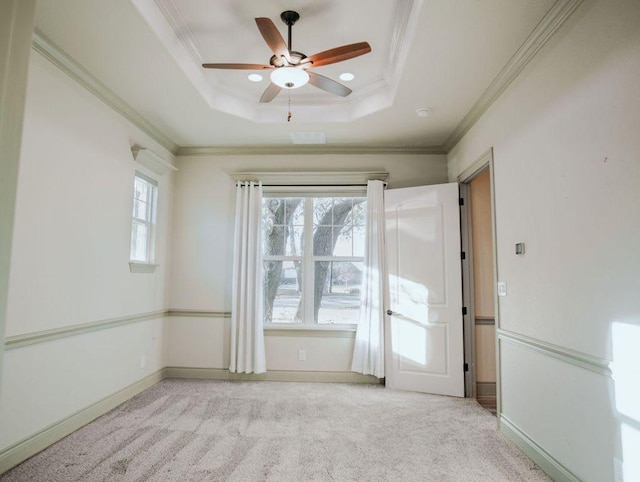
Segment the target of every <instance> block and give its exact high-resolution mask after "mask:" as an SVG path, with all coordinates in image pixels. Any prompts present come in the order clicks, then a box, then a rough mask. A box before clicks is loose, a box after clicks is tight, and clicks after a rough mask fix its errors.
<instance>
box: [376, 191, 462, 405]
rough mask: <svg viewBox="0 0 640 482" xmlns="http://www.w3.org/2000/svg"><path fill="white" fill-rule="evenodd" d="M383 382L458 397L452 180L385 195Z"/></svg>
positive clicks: (458, 279) (458, 296) (456, 227)
mask: <svg viewBox="0 0 640 482" xmlns="http://www.w3.org/2000/svg"><path fill="white" fill-rule="evenodd" d="M385 216H386V236H387V268H388V276H389V280H388V282H389V295H390V296H389V306H388V311H387V317H386V326H385V328H386V330H385V332H386V340H385V346H386V360H387V363H386V385H387V386H388V387H389V388H395V389H400V390H412V391H418V392H427V393H437V394H442V395H453V396H459V397H463V396H464V353H463V331H462V272H461V261H460V210H459V205H458V185H457V184H456V183H451V184H440V185H436V186H420V187H411V188H405V189H389V190H387V191H386V192H385Z"/></svg>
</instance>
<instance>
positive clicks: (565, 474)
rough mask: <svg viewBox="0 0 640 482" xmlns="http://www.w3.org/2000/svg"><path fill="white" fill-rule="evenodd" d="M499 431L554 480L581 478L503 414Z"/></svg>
mask: <svg viewBox="0 0 640 482" xmlns="http://www.w3.org/2000/svg"><path fill="white" fill-rule="evenodd" d="M500 431H501V432H502V433H503V434H504V435H506V436H507V437H508V438H509V439H510V440H511V441H512V442H513V443H515V444H516V445H517V446H518V448H519V449H520V450H522V451H523V452H524V453H525V454H526V455H527V456H528V457H529V458H530V459H531V460H533V461H534V462H535V463H536V464H538V465H539V466H540V468H542V470H544V471H545V472H546V473H547V475H549V476H550V477H551V478H552V479H553V480H554V481H556V482H581V479H580V478H579V477H578V476H577V475H575V474H574V473H573V472H571V470H569V469H568V468H567V467H565V466H564V465H563V464H562V463H560V462H559V461H558V460H557V459H556V458H554V457H553V456H552V455H551V454H550V453H549V452H547V451H546V450H545V449H544V448H543V447H542V446H540V445H538V443H536V441H535V440H533V439H532V438H530V437H529V436H528V435H527V434H526V433H525V432H523V431H522V430H520V428H518V426H517V425H516V424H514V423H513V422H512V421H511V420H509V419H508V418H507V417H505V416H504V415H501V416H500Z"/></svg>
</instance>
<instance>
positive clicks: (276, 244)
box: [262, 226, 285, 256]
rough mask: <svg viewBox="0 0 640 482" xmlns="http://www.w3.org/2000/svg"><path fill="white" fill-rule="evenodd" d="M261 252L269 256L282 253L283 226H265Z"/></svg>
mask: <svg viewBox="0 0 640 482" xmlns="http://www.w3.org/2000/svg"><path fill="white" fill-rule="evenodd" d="M263 232H264V238H263V241H262V242H263V245H262V252H263V253H264V254H266V255H271V256H283V255H284V245H285V237H284V226H273V227H271V229H269V228H267V227H265V229H264V231H263Z"/></svg>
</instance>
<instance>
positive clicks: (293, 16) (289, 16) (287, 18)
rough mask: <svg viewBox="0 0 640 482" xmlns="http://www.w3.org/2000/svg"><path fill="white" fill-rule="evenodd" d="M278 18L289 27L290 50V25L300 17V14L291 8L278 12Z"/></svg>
mask: <svg viewBox="0 0 640 482" xmlns="http://www.w3.org/2000/svg"><path fill="white" fill-rule="evenodd" d="M280 18H281V19H282V21H283V22H284V23H285V25H287V27H289V51H292V50H293V49H292V48H291V27H293V24H295V23H296V22H297V21H298V20H299V19H300V14H299V13H298V12H294V11H293V10H287V11H285V12H282V13H281V14H280Z"/></svg>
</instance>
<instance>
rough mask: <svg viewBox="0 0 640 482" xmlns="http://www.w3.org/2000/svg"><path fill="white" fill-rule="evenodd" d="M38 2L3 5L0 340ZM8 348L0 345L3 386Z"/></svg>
mask: <svg viewBox="0 0 640 482" xmlns="http://www.w3.org/2000/svg"><path fill="white" fill-rule="evenodd" d="M34 10H35V0H10V1H9V0H6V1H3V2H2V3H0V106H2V107H1V108H0V146H2V148H1V149H0V170H1V172H2V176H0V338H2V336H3V335H4V328H5V316H6V308H7V297H8V291H9V265H10V262H11V245H12V242H13V219H14V211H15V202H16V188H17V180H18V165H19V161H20V144H21V139H22V121H23V116H24V103H25V95H26V79H27V69H28V66H29V56H30V55H31V35H32V30H33V15H34ZM3 353H4V346H3V344H0V386H1V384H2V360H3Z"/></svg>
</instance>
